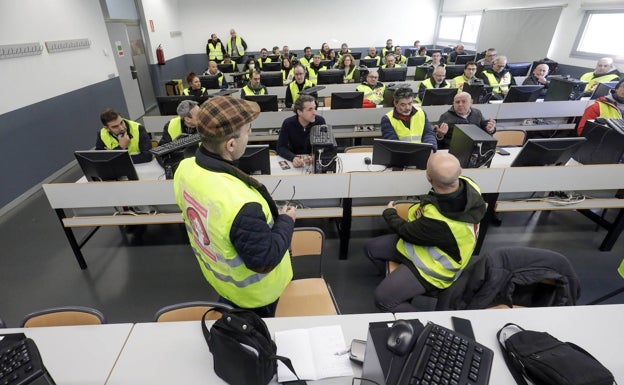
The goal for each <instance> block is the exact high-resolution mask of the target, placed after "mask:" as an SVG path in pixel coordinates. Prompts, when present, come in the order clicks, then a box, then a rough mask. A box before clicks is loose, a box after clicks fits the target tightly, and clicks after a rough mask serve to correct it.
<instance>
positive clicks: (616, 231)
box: [600, 209, 624, 251]
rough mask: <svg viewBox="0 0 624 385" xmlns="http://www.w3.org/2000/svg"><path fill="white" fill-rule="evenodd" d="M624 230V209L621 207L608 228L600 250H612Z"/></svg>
mask: <svg viewBox="0 0 624 385" xmlns="http://www.w3.org/2000/svg"><path fill="white" fill-rule="evenodd" d="M622 230H624V209H620V211H619V212H618V214H617V216H616V217H615V220H614V221H613V223H612V224H611V227H610V228H609V229H608V231H607V235H606V236H605V237H604V239H603V240H602V244H601V245H600V251H611V249H612V248H613V245H614V244H615V242H616V241H617V239H618V237H619V236H620V234H621V233H622Z"/></svg>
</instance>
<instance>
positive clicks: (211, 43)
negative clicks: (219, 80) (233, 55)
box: [206, 33, 226, 63]
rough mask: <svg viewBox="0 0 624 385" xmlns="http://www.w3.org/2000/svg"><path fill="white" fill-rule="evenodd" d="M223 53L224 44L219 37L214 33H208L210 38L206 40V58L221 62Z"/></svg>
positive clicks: (224, 52)
mask: <svg viewBox="0 0 624 385" xmlns="http://www.w3.org/2000/svg"><path fill="white" fill-rule="evenodd" d="M225 54H226V51H225V46H224V45H223V43H222V42H221V39H219V38H218V37H217V34H216V33H213V34H212V35H210V40H208V43H207V44H206V55H208V60H209V61H210V60H214V61H216V62H217V63H221V61H222V60H223V55H225Z"/></svg>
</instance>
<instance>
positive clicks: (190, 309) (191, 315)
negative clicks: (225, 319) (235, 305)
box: [153, 301, 232, 322]
mask: <svg viewBox="0 0 624 385" xmlns="http://www.w3.org/2000/svg"><path fill="white" fill-rule="evenodd" d="M213 307H223V308H226V309H232V307H231V306H230V305H227V304H224V303H218V302H210V301H192V302H180V303H176V304H173V305H169V306H165V307H163V308H160V309H159V310H158V311H157V312H156V313H155V314H154V319H153V321H154V322H174V321H200V320H201V319H202V316H203V315H204V313H205V312H206V311H207V310H209V309H212V308H213ZM219 318H221V313H220V312H217V311H214V312H210V313H208V315H207V316H206V319H209V320H216V319H219Z"/></svg>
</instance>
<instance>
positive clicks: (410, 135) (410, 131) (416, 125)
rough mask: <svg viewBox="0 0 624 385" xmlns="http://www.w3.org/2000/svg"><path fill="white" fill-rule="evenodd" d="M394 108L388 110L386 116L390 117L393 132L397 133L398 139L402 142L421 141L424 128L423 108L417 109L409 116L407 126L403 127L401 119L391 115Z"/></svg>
mask: <svg viewBox="0 0 624 385" xmlns="http://www.w3.org/2000/svg"><path fill="white" fill-rule="evenodd" d="M393 114H394V109H392V110H390V111H389V112H388V113H387V114H386V116H387V117H388V119H390V124H391V125H392V128H394V132H395V133H396V134H397V136H398V138H399V140H402V141H404V142H418V143H420V142H421V141H422V134H423V131H424V130H425V113H424V112H423V110H420V109H417V110H416V113H415V114H414V115H412V117H411V118H410V125H409V128H407V127H405V124H404V123H403V121H402V120H400V119H397V118H395V117H394V116H393Z"/></svg>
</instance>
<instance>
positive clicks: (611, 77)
mask: <svg viewBox="0 0 624 385" xmlns="http://www.w3.org/2000/svg"><path fill="white" fill-rule="evenodd" d="M579 80H581V81H583V82H587V85H586V86H585V91H586V92H589V91H591V89H592V87H593V86H594V84H596V83H604V82H612V81H617V80H618V75H617V74H605V75H600V76H596V77H594V73H593V72H588V73H586V74H583V75H581V78H580V79H579Z"/></svg>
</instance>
